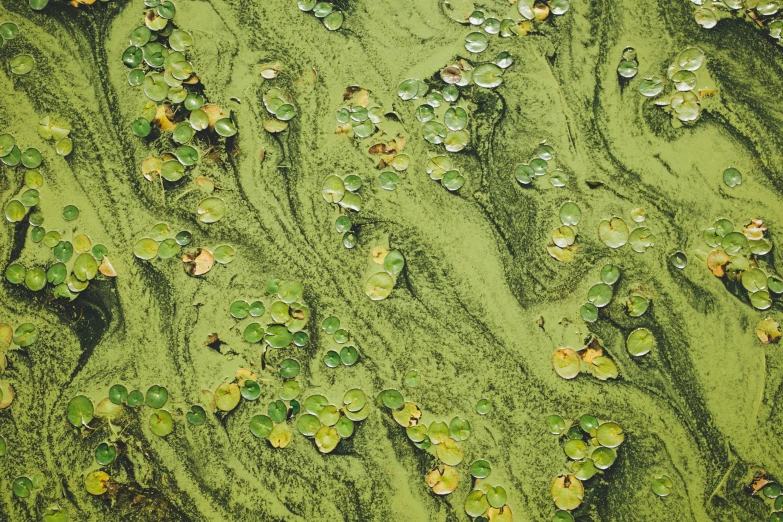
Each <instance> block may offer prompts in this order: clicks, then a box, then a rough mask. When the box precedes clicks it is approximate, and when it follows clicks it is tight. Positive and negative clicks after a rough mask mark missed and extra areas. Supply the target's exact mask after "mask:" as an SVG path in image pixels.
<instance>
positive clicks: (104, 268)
mask: <svg viewBox="0 0 783 522" xmlns="http://www.w3.org/2000/svg"><path fill="white" fill-rule="evenodd" d="M98 271H99V272H100V273H101V274H103V275H105V276H106V277H117V272H116V271H115V270H114V267H113V266H112V264H111V261H109V258H108V256H103V260H102V261H101V264H100V266H99V267H98Z"/></svg>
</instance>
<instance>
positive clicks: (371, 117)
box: [335, 85, 405, 168]
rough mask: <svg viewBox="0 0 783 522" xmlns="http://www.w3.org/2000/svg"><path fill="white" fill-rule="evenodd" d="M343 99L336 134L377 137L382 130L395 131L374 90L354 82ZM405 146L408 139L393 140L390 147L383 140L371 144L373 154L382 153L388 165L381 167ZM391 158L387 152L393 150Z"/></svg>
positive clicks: (337, 115) (346, 89)
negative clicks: (373, 96)
mask: <svg viewBox="0 0 783 522" xmlns="http://www.w3.org/2000/svg"><path fill="white" fill-rule="evenodd" d="M343 102H345V104H344V105H343V106H342V107H340V108H339V109H338V110H337V112H336V113H335V118H337V128H336V129H335V133H336V134H348V135H351V136H353V137H354V138H356V139H360V140H361V139H365V138H369V137H371V136H373V135H374V134H375V133H377V132H378V130H379V129H380V130H383V131H384V133H385V134H391V133H392V132H393V126H392V125H391V124H390V122H389V121H388V120H386V119H385V116H386V112H385V111H384V110H383V108H382V107H381V106H380V105H378V104H377V103H376V102H375V101H374V100H373V99H372V97H371V93H370V91H368V90H367V89H364V88H362V87H359V86H358V85H352V86H348V87H346V88H345V92H344V93H343ZM404 146H405V138H400V141H399V142H397V141H392V140H389V141H387V142H386V146H383V144H382V143H380V142H379V143H376V144H374V145H373V146H372V147H370V154H373V155H378V156H381V159H382V160H384V164H383V165H380V166H379V167H378V168H383V167H385V166H386V165H387V164H390V163H391V160H392V159H394V156H395V155H396V153H398V152H400V151H401V150H402V148H403V147H404ZM392 152H393V154H392V155H391V157H384V155H387V154H390V153H392Z"/></svg>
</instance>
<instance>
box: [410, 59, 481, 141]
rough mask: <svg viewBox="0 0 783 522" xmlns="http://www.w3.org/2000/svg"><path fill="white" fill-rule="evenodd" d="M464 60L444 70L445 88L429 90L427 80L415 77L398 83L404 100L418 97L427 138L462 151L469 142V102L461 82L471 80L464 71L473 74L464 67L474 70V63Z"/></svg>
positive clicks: (418, 113) (418, 118) (420, 118)
mask: <svg viewBox="0 0 783 522" xmlns="http://www.w3.org/2000/svg"><path fill="white" fill-rule="evenodd" d="M463 62H464V63H457V64H453V65H449V66H448V67H446V68H445V69H444V70H443V71H441V79H442V80H443V81H444V83H445V84H446V85H445V86H444V87H443V89H442V91H436V90H433V91H432V92H430V88H429V86H428V85H427V84H426V83H425V82H423V81H421V80H416V79H413V78H411V79H408V80H405V81H403V82H402V83H401V84H400V85H399V87H397V95H398V96H399V97H400V98H401V99H402V100H403V101H412V100H416V101H418V104H417V107H416V112H415V114H416V119H417V120H418V121H419V123H421V132H422V137H423V138H424V139H425V141H427V142H428V143H430V144H431V145H441V144H442V145H443V146H444V147H445V149H446V151H448V152H459V151H461V150H463V149H464V148H465V147H467V146H468V143H469V142H470V134H469V132H468V123H469V122H468V119H469V113H468V110H469V109H470V106H469V105H468V103H467V101H466V100H463V101H460V93H459V89H458V86H459V85H463V86H464V85H468V84H469V83H470V80H464V79H463V75H464V76H465V77H467V76H471V77H472V74H471V75H466V74H465V73H464V72H463V70H469V71H472V65H470V64H469V63H468V62H465V61H463ZM468 67H470V68H468ZM447 71H448V72H447ZM428 93H429V94H428Z"/></svg>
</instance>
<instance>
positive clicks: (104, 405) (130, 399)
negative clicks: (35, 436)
mask: <svg viewBox="0 0 783 522" xmlns="http://www.w3.org/2000/svg"><path fill="white" fill-rule="evenodd" d="M168 400H169V392H168V390H167V389H166V388H165V387H163V386H160V385H157V384H154V385H152V386H150V387H149V388H148V389H147V392H146V394H145V393H142V392H141V391H140V390H138V389H134V390H131V391H128V389H127V388H126V387H125V386H124V385H122V384H114V385H112V386H111V387H110V388H109V393H108V395H107V396H106V397H104V398H102V399H101V400H100V401H99V402H98V404H97V405H96V404H93V402H92V400H91V399H90V398H89V397H88V396H86V395H76V396H74V397H72V398H71V399H70V400H69V401H68V405H67V406H66V411H65V413H66V418H67V419H68V422H70V423H71V425H72V426H73V427H75V428H79V429H81V430H82V431H84V432H89V433H91V434H96V433H105V436H104V438H103V440H102V441H101V442H100V443H98V445H97V446H96V447H95V462H96V463H97V464H98V465H99V466H100V468H99V469H97V470H94V471H92V472H90V473H88V474H87V475H86V476H85V478H84V487H85V489H86V490H87V492H88V493H90V494H92V495H96V496H97V495H103V494H104V493H106V491H108V489H109V487H110V481H111V478H110V475H109V473H107V472H106V471H105V470H104V469H105V468H107V467H108V466H110V465H111V464H112V463H113V462H114V461H115V460H116V459H117V457H118V454H119V452H120V451H122V450H123V448H125V451H130V448H131V446H130V445H128V444H127V437H128V436H127V435H124V429H123V428H121V427H120V424H122V423H123V422H124V421H126V420H125V419H124V418H125V415H126V414H127V412H128V411H132V410H135V409H136V408H139V407H141V406H145V405H146V406H147V407H149V408H150V409H151V410H152V411H151V413H150V416H149V418H148V420H147V426H148V428H149V430H150V431H151V432H152V433H153V434H154V435H156V436H158V437H166V436H168V435H170V434H171V433H172V432H173V431H174V416H173V415H172V413H171V411H169V410H168V409H165V408H164V406H166V404H167V403H168ZM126 407H127V408H129V409H126ZM107 431H108V432H107Z"/></svg>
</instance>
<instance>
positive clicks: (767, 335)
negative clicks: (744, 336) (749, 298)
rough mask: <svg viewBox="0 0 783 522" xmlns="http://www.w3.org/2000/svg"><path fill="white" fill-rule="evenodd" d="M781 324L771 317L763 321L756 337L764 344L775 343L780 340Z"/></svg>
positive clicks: (757, 329) (757, 328) (757, 327)
mask: <svg viewBox="0 0 783 522" xmlns="http://www.w3.org/2000/svg"><path fill="white" fill-rule="evenodd" d="M780 336H781V331H780V323H778V322H777V321H776V320H774V319H773V318H771V317H767V318H766V319H762V320H761V321H759V324H758V326H756V337H758V338H759V341H761V342H762V343H764V344H770V343H775V342H778V340H780Z"/></svg>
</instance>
